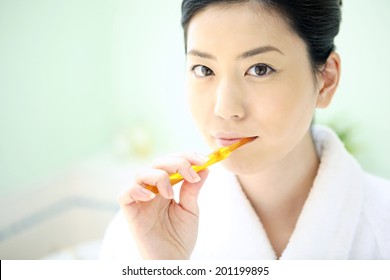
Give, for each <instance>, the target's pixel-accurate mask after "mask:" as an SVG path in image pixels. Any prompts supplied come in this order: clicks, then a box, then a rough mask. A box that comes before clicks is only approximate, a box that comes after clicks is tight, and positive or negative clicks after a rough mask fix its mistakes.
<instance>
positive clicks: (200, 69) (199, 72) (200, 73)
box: [192, 65, 214, 77]
mask: <svg viewBox="0 0 390 280" xmlns="http://www.w3.org/2000/svg"><path fill="white" fill-rule="evenodd" d="M192 71H194V73H195V76H197V77H206V76H211V75H213V74H214V73H213V70H211V69H210V68H208V67H207V66H204V65H196V66H194V67H193V68H192Z"/></svg>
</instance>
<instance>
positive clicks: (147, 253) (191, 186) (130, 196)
mask: <svg viewBox="0 0 390 280" xmlns="http://www.w3.org/2000/svg"><path fill="white" fill-rule="evenodd" d="M204 163H205V161H204V160H202V159H200V158H199V157H197V156H194V155H179V156H172V157H169V158H164V159H159V160H158V161H156V162H155V163H154V164H153V166H152V168H150V169H146V170H144V171H142V172H140V173H139V174H138V175H137V177H136V180H135V182H134V183H133V185H132V186H131V187H130V188H129V189H128V190H126V191H125V192H124V193H123V194H122V195H121V196H120V197H119V203H120V205H121V208H122V211H123V212H124V214H125V217H126V219H127V222H128V223H129V226H130V229H131V231H132V232H133V235H134V238H135V239H136V242H137V245H138V248H139V250H140V252H141V255H142V257H143V258H144V259H166V260H167V259H189V257H190V255H191V253H192V250H193V249H194V246H195V243H196V239H197V235H198V220H199V219H198V217H199V209H198V203H197V199H198V194H199V191H200V188H201V187H202V185H203V183H204V181H205V180H206V177H207V174H208V170H203V171H201V172H199V173H196V172H195V171H194V170H193V169H192V168H191V165H202V164H204ZM177 172H178V173H180V174H181V175H182V176H183V178H184V182H183V184H182V186H181V189H180V196H179V197H180V198H179V203H177V202H176V201H175V200H174V199H173V191H172V186H171V184H170V182H169V175H170V174H173V173H177ZM146 185H152V186H156V187H157V189H158V191H159V193H160V194H158V195H155V194H154V193H153V192H151V191H149V190H147V189H145V188H144V186H146Z"/></svg>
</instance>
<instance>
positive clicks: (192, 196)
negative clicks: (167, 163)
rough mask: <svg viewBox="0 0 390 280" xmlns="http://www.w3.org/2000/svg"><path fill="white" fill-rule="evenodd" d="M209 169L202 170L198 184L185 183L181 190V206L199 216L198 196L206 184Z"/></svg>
mask: <svg viewBox="0 0 390 280" xmlns="http://www.w3.org/2000/svg"><path fill="white" fill-rule="evenodd" d="M208 173H209V171H208V169H205V170H202V171H200V172H199V173H198V175H199V177H200V178H201V180H200V181H199V182H197V183H193V184H192V183H189V182H184V183H183V185H182V187H181V190H180V201H179V203H180V205H181V206H182V207H183V208H184V209H186V210H187V211H189V212H191V213H194V214H196V215H197V214H198V213H199V210H198V196H199V191H200V189H201V188H202V186H203V184H204V182H205V181H206V179H207V176H208Z"/></svg>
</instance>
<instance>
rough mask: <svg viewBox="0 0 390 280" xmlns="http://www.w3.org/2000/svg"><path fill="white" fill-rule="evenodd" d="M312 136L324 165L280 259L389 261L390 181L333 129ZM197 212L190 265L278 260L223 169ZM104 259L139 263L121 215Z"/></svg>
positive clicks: (213, 176)
mask: <svg viewBox="0 0 390 280" xmlns="http://www.w3.org/2000/svg"><path fill="white" fill-rule="evenodd" d="M312 134H313V139H314V141H315V144H316V148H317V152H318V155H319V157H320V159H321V163H320V167H319V170H318V174H317V176H316V179H315V181H314V184H313V187H312V189H311V191H310V193H309V196H308V198H307V201H306V202H305V204H304V207H303V209H302V212H301V214H300V216H299V219H298V222H297V224H296V227H295V229H294V231H293V233H292V235H291V237H290V240H289V242H288V244H287V247H286V248H285V250H284V252H283V253H282V255H281V257H280V259H286V260H287V259H300V260H307V259H321V260H324V259H333V260H337V259H390V182H389V181H386V180H383V179H380V178H378V177H375V176H372V175H369V174H367V173H365V172H364V171H363V170H362V169H361V167H360V166H359V164H358V163H357V161H356V160H355V159H354V158H353V157H352V156H351V155H350V154H349V153H348V152H347V151H346V150H345V148H344V145H343V144H342V142H341V141H340V140H339V139H338V137H337V136H336V134H335V133H334V132H333V131H331V130H330V129H328V128H324V127H319V126H315V127H314V128H313V132H312ZM199 208H200V221H199V236H198V240H197V243H196V246H195V249H194V251H193V254H192V256H191V258H192V259H203V260H206V259H217V260H223V259H224V260H239V259H246V260H260V259H263V260H273V259H276V258H277V257H276V254H275V252H274V250H273V248H272V246H271V243H270V241H269V239H268V237H267V234H266V232H265V230H264V228H263V226H262V224H261V221H260V220H259V218H258V216H257V215H256V213H255V211H254V209H253V207H252V206H251V204H250V202H249V201H248V199H247V197H246V196H245V194H244V192H243V190H242V188H241V186H240V184H239V183H238V181H237V179H236V177H235V176H234V175H233V174H231V173H230V172H228V171H227V170H225V169H224V168H223V167H222V166H221V165H219V164H217V165H216V166H214V167H212V168H211V169H210V174H209V177H208V179H207V180H206V182H205V185H204V186H203V188H202V190H201V193H200V195H199ZM101 258H103V259H107V258H109V259H112V258H119V259H126V260H130V259H139V258H140V256H139V253H138V251H137V247H136V245H135V243H134V240H133V238H132V235H131V232H130V230H129V227H128V225H127V223H126V220H125V218H124V216H123V214H122V213H121V212H119V213H118V215H117V216H116V217H115V219H114V220H113V221H112V222H111V224H110V226H109V228H108V229H107V232H106V235H105V238H104V242H103V245H102V249H101Z"/></svg>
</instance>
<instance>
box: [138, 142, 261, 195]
mask: <svg viewBox="0 0 390 280" xmlns="http://www.w3.org/2000/svg"><path fill="white" fill-rule="evenodd" d="M256 138H257V137H250V138H244V139H241V140H240V141H238V142H236V143H234V144H232V145H230V146H227V147H221V148H219V149H217V150H216V151H214V152H212V153H211V154H209V155H208V156H207V157H208V160H207V162H206V163H205V164H203V165H193V166H192V169H194V170H195V172H199V171H202V170H204V169H206V168H207V167H209V166H210V165H213V164H215V163H217V162H220V161H222V160H224V159H226V158H227V157H228V156H229V155H230V154H231V152H233V151H234V150H236V149H238V148H239V147H241V146H242V145H245V144H247V143H249V142H252V141H253V140H255V139H256ZM183 180H184V178H183V176H181V175H180V174H179V173H174V174H172V175H170V176H169V181H170V182H171V185H172V186H173V185H175V184H177V183H179V182H181V181H183ZM145 188H146V189H148V190H150V191H152V192H153V193H155V194H158V189H157V187H155V186H145Z"/></svg>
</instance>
